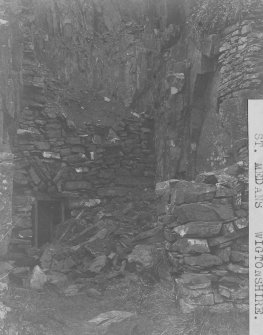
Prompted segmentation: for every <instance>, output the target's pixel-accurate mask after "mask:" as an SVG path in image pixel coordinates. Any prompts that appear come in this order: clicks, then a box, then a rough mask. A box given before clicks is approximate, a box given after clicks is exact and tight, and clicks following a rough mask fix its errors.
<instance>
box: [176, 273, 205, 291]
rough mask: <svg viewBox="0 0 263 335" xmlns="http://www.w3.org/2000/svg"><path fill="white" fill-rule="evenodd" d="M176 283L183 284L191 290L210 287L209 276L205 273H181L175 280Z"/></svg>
mask: <svg viewBox="0 0 263 335" xmlns="http://www.w3.org/2000/svg"><path fill="white" fill-rule="evenodd" d="M176 282H177V283H179V284H183V285H184V286H186V287H188V288H189V289H192V290H200V289H206V288H208V287H211V275H209V274H206V273H204V274H203V273H183V274H182V276H181V277H180V278H178V279H176Z"/></svg>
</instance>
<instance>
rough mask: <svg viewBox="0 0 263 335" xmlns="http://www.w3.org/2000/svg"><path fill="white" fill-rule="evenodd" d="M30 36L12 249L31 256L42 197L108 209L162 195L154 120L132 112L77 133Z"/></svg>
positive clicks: (26, 32)
mask: <svg viewBox="0 0 263 335" xmlns="http://www.w3.org/2000/svg"><path fill="white" fill-rule="evenodd" d="M23 35H24V39H23V44H24V45H23V59H22V60H21V61H22V62H23V92H22V98H23V110H22V111H21V113H20V115H19V117H18V122H17V129H16V136H15V143H14V153H15V172H14V202H13V214H14V222H15V229H14V230H13V239H12V241H11V244H13V245H16V246H17V247H19V248H20V247H21V248H22V249H27V248H28V247H30V245H31V240H32V235H33V232H32V219H31V217H32V205H33V202H34V200H35V199H36V196H37V195H38V194H42V195H43V194H44V195H46V196H50V197H57V198H60V199H66V201H65V203H66V204H67V203H71V202H72V199H73V200H74V199H76V198H77V199H78V200H79V201H80V203H81V201H82V200H83V201H84V203H85V202H86V201H87V200H89V199H99V200H100V203H101V204H104V205H105V203H108V202H109V201H111V200H112V199H113V198H116V197H117V198H119V199H121V200H122V201H124V200H127V201H128V202H129V201H131V200H132V199H136V200H137V199H138V198H140V197H143V194H144V190H146V191H149V189H152V190H153V189H154V146H153V120H152V118H151V117H150V116H149V115H138V114H136V113H130V112H127V110H126V113H123V115H124V117H123V118H121V119H118V121H116V122H115V123H114V124H112V125H111V126H109V125H103V122H99V121H100V120H97V121H98V122H95V121H94V120H93V121H92V122H90V123H88V122H84V121H83V122H82V123H81V124H80V125H78V126H76V124H75V123H74V121H73V120H72V119H70V118H69V117H68V116H67V113H66V108H65V106H64V105H63V104H60V103H57V101H55V100H56V99H54V96H52V94H53V95H54V92H53V91H54V90H55V89H56V90H58V87H57V86H58V85H59V84H57V83H55V84H54V85H53V86H56V85H57V86H56V87H55V88H54V89H52V92H53V93H52V92H49V89H48V86H49V85H50V83H47V81H46V80H45V78H46V75H47V70H46V68H45V67H44V66H42V65H41V64H39V62H38V61H37V59H36V56H35V51H34V46H33V44H32V41H31V37H30V30H27V28H26V27H25V28H24V31H23ZM53 86H52V87H53ZM93 98H94V99H99V98H98V97H97V96H96V97H95V96H94V97H93ZM100 100H101V101H98V103H99V104H100V105H101V104H104V107H105V109H106V106H107V108H108V110H111V108H113V107H114V104H113V105H112V102H111V101H104V100H103V97H100ZM109 106H110V107H111V108H110V107H109ZM123 109H125V107H124V106H123ZM82 113H84V112H83V111H82ZM85 113H88V111H85ZM112 113H113V112H112ZM73 114H74V113H73ZM84 119H87V115H86V117H84ZM142 202H143V201H142ZM80 207H81V206H77V209H79V208H80ZM68 210H69V211H71V216H72V217H74V216H76V215H77V214H78V211H76V210H75V208H71V206H70V205H69V207H68Z"/></svg>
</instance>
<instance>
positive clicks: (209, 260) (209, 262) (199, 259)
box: [184, 254, 223, 268]
mask: <svg viewBox="0 0 263 335" xmlns="http://www.w3.org/2000/svg"><path fill="white" fill-rule="evenodd" d="M184 262H185V264H187V265H190V266H199V267H202V268H208V267H211V266H215V265H221V264H222V263H223V262H222V260H221V258H219V257H218V256H215V255H211V254H203V255H200V256H186V257H184Z"/></svg>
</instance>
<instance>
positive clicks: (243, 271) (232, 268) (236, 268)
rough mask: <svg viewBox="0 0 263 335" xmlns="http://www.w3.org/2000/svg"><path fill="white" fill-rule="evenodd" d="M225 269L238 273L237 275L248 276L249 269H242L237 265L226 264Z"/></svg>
mask: <svg viewBox="0 0 263 335" xmlns="http://www.w3.org/2000/svg"><path fill="white" fill-rule="evenodd" d="M227 269H228V270H229V271H231V272H234V273H238V274H249V268H248V267H246V268H245V267H243V266H240V265H238V264H232V263H230V264H228V266H227Z"/></svg>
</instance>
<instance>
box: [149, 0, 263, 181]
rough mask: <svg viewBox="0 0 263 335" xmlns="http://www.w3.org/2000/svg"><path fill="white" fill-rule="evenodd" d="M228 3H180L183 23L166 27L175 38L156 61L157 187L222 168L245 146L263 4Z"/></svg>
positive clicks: (256, 82)
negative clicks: (158, 71)
mask: <svg viewBox="0 0 263 335" xmlns="http://www.w3.org/2000/svg"><path fill="white" fill-rule="evenodd" d="M241 3H242V4H241ZM231 4H232V3H230V2H227V1H220V2H218V1H186V2H185V3H184V6H183V7H182V8H183V13H184V14H182V15H181V17H182V18H183V17H184V16H185V21H184V20H183V23H182V21H181V22H180V20H177V21H173V22H172V23H171V25H170V31H171V32H170V34H172V32H173V33H174V32H175V31H178V38H177V39H175V40H174V43H171V44H169V45H168V46H167V48H166V49H165V50H163V53H161V54H160V57H162V63H163V68H162V73H161V75H160V77H159V86H160V87H159V97H158V103H157V105H156V106H157V108H156V113H155V115H156V116H155V118H156V121H157V122H156V156H157V171H156V178H157V180H159V181H162V180H168V179H173V178H179V179H180V178H183V179H187V180H192V179H194V178H195V176H196V174H197V173H199V172H202V171H211V170H214V169H219V168H223V167H226V166H229V165H231V164H233V163H234V162H236V160H237V158H236V153H237V151H238V150H239V149H242V147H243V146H244V144H245V141H246V140H247V114H246V110H247V99H253V98H260V97H262V75H261V61H260V58H261V54H262V38H261V36H262V32H263V30H262V24H261V20H260V17H262V11H263V6H262V5H263V3H262V1H261V0H259V1H257V0H255V1H251V2H245V3H244V2H242V1H238V0H237V1H236V2H235V6H234V8H230V7H231ZM239 5H240V6H241V7H239ZM229 6H230V7H229ZM240 8H242V10H240ZM233 12H235V13H236V14H235V15H233V17H231V19H230V18H229V16H231V15H230V14H231V13H232V14H233ZM237 13H238V15H237ZM215 17H216V20H215Z"/></svg>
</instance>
